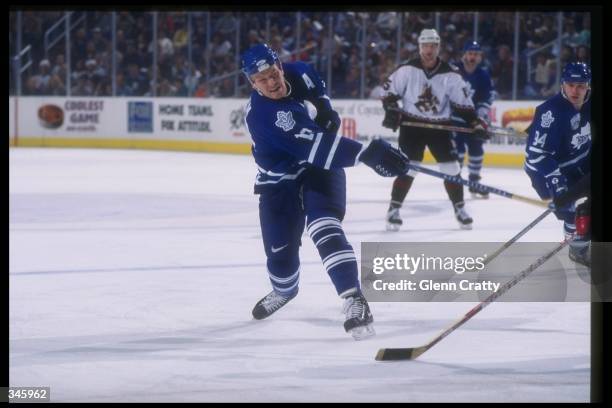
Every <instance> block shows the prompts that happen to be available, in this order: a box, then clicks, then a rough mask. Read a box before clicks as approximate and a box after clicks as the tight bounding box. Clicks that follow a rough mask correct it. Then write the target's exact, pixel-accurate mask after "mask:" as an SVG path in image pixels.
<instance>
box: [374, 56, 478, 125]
mask: <svg viewBox="0 0 612 408" xmlns="http://www.w3.org/2000/svg"><path fill="white" fill-rule="evenodd" d="M383 89H384V90H385V92H386V94H385V97H389V96H393V95H396V96H398V97H400V100H401V101H402V110H403V111H404V112H405V113H406V115H407V116H408V117H409V118H413V119H415V120H418V121H425V122H433V123H440V122H449V121H450V120H451V113H452V112H455V113H456V114H459V115H460V116H466V117H467V118H470V119H471V118H472V117H474V118H475V112H474V104H473V103H472V98H471V95H470V86H469V84H468V83H467V82H465V81H464V80H463V78H462V77H461V74H460V73H459V70H458V69H457V68H456V67H453V66H451V65H450V64H448V63H446V62H444V61H442V60H440V59H438V64H437V65H436V66H435V68H434V69H432V70H431V71H426V70H425V69H424V68H423V66H422V65H421V59H420V58H415V59H412V60H410V61H408V62H407V63H406V64H402V65H400V66H399V67H398V68H397V69H396V70H395V71H394V72H393V73H392V74H391V75H390V76H389V78H387V80H386V81H385V84H384V85H383Z"/></svg>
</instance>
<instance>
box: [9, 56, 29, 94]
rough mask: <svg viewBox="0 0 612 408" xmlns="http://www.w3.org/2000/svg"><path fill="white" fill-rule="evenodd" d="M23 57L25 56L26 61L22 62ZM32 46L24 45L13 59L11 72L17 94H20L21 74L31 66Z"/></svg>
mask: <svg viewBox="0 0 612 408" xmlns="http://www.w3.org/2000/svg"><path fill="white" fill-rule="evenodd" d="M24 56H27V59H26V61H25V63H24V62H22V59H23V58H24ZM32 64H33V62H32V46H31V45H26V46H25V47H24V48H23V49H22V50H21V51H19V52H18V53H17V55H15V56H14V57H13V72H14V75H15V80H16V81H17V92H18V94H20V93H21V74H23V73H24V72H25V71H26V70H27V69H28V68H30V67H31V66H32Z"/></svg>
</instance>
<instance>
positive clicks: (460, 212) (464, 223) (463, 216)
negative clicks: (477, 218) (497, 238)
mask: <svg viewBox="0 0 612 408" xmlns="http://www.w3.org/2000/svg"><path fill="white" fill-rule="evenodd" d="M454 207H455V217H456V218H457V222H459V226H460V227H461V229H465V230H469V229H472V222H474V220H472V217H470V215H469V214H468V213H467V211H465V203H464V202H463V201H459V202H458V203H455V205H454Z"/></svg>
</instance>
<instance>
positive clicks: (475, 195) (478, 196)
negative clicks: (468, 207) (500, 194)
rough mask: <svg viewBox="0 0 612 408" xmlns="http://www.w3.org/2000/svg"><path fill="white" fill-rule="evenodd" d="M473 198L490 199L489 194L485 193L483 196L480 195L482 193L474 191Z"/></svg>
mask: <svg viewBox="0 0 612 408" xmlns="http://www.w3.org/2000/svg"><path fill="white" fill-rule="evenodd" d="M472 198H473V199H476V200H488V199H489V196H488V195H484V196H483V195H480V194H477V193H472Z"/></svg>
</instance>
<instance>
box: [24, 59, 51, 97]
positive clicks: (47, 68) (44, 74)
mask: <svg viewBox="0 0 612 408" xmlns="http://www.w3.org/2000/svg"><path fill="white" fill-rule="evenodd" d="M30 81H31V83H30V86H29V91H31V92H32V94H33V95H48V94H49V93H50V91H51V88H50V84H49V81H51V63H50V62H49V60H48V59H44V60H42V61H40V62H39V63H38V75H35V76H34V77H32V78H31V80H30Z"/></svg>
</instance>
